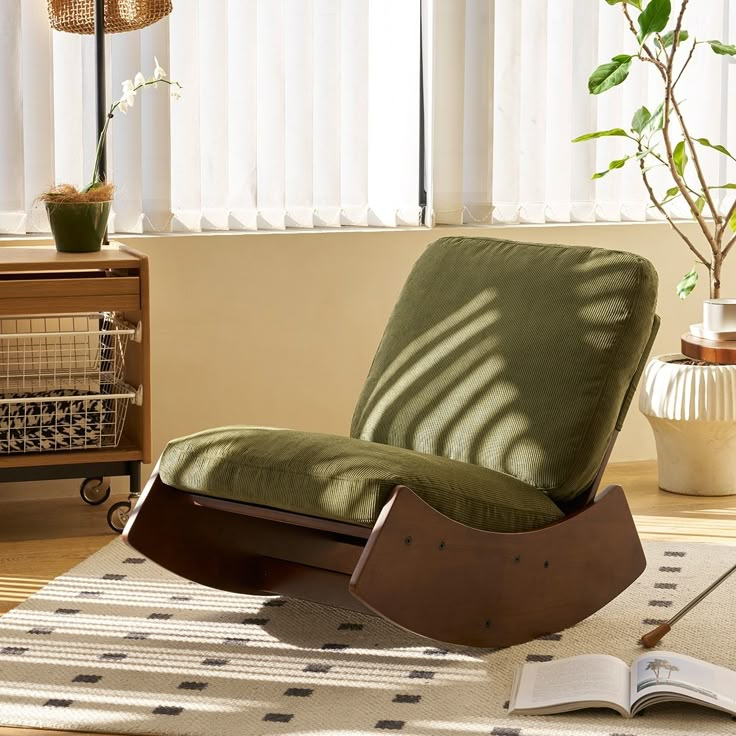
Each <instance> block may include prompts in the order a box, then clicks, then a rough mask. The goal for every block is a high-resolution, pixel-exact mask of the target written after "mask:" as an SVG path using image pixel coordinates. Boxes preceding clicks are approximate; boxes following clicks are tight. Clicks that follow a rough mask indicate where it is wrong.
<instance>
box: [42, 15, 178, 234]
mask: <svg viewBox="0 0 736 736" xmlns="http://www.w3.org/2000/svg"><path fill="white" fill-rule="evenodd" d="M47 5H48V13H49V20H50V21H51V27H52V28H53V29H54V30H57V31H63V32H65V33H81V34H87V35H89V34H94V36H95V96H96V111H97V115H96V117H97V136H96V138H95V141H97V140H99V137H100V133H101V132H102V129H103V128H104V127H105V119H106V117H107V94H106V91H105V33H127V32H128V31H138V30H140V29H141V28H145V27H146V26H150V25H151V24H153V23H155V22H156V21H157V20H161V18H163V17H164V16H166V15H168V14H169V13H170V12H171V10H172V7H171V0H47ZM106 174H107V150H106V146H104V145H103V147H102V152H101V154H100V167H99V175H100V179H102V180H103V181H104V180H105V177H106ZM104 242H105V244H107V242H108V240H107V233H105V239H104Z"/></svg>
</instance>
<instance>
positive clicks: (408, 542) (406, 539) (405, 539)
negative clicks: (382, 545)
mask: <svg viewBox="0 0 736 736" xmlns="http://www.w3.org/2000/svg"><path fill="white" fill-rule="evenodd" d="M404 544H411V537H409V536H407V537H404Z"/></svg>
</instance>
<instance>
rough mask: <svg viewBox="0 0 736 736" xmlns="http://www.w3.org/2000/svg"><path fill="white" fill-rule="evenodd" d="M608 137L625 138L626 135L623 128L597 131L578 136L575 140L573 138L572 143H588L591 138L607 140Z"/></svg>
mask: <svg viewBox="0 0 736 736" xmlns="http://www.w3.org/2000/svg"><path fill="white" fill-rule="evenodd" d="M609 136H626V137H628V133H627V132H626V131H625V130H623V128H611V129H610V130H599V131H598V132H597V133H586V134H585V135H579V136H578V137H577V138H573V139H572V142H573V143H580V142H581V141H590V140H593V138H607V137H609Z"/></svg>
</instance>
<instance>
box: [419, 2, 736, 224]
mask: <svg viewBox="0 0 736 736" xmlns="http://www.w3.org/2000/svg"><path fill="white" fill-rule="evenodd" d="M731 4H732V3H730V1H729V0H707V1H706V2H691V3H690V6H689V10H688V12H687V14H686V16H685V20H686V22H685V27H686V28H687V30H688V31H689V34H690V37H691V39H692V38H698V39H699V40H708V39H714V38H715V39H721V40H723V41H726V42H729V41H730V42H731V43H733V42H735V41H736V7H734V8H730V7H729V5H731ZM672 6H673V10H672V16H671V17H672V21H671V25H674V19H675V18H676V13H677V12H678V10H679V7H680V2H679V0H673V3H672ZM426 15H429V16H430V17H429V18H428V19H427V21H426V22H425V28H427V30H428V33H429V34H431V40H427V41H426V43H425V54H431V58H430V59H429V60H428V62H427V63H425V69H426V70H427V72H426V73H427V74H428V75H430V76H431V80H430V81H429V82H427V83H426V85H425V88H429V89H430V90H432V99H431V100H430V101H428V107H427V116H428V123H427V124H428V126H431V128H432V131H433V134H432V150H431V151H430V152H428V160H431V164H432V165H431V171H432V174H431V178H432V180H431V190H432V192H433V210H434V219H435V221H436V222H438V223H452V224H460V223H476V222H491V221H493V222H498V223H543V222H593V221H609V222H610V221H621V220H630V221H643V220H646V219H659V218H660V215H659V214H658V213H657V212H656V211H655V210H653V208H652V207H650V206H649V200H648V198H647V194H646V191H645V189H644V187H643V185H642V183H641V181H640V176H639V171H638V168H637V166H636V165H635V164H630V165H628V166H626V167H624V168H623V169H622V170H619V171H615V172H613V173H611V174H610V175H608V176H605V177H604V178H602V179H599V180H596V181H593V180H592V179H591V176H592V174H593V173H594V172H597V171H602V170H604V169H606V168H607V167H608V164H609V162H610V161H612V160H613V159H617V158H621V157H622V156H623V155H625V154H626V153H631V149H630V147H629V148H627V147H626V141H625V140H622V139H620V138H609V139H601V140H599V141H596V142H587V143H577V144H573V143H571V140H572V139H573V138H574V137H576V136H578V135H581V134H583V133H588V132H592V131H594V130H605V129H608V128H614V127H622V128H626V129H628V128H629V125H630V121H631V118H632V116H633V113H634V112H635V110H636V109H637V108H639V107H641V105H642V104H646V105H647V107H649V109H651V110H653V109H655V108H656V107H657V105H658V104H659V102H661V100H662V92H661V83H660V82H659V78H658V77H657V76H656V72H655V71H654V70H653V69H651V68H649V67H650V66H651V65H644V64H637V63H635V64H634V65H633V66H632V71H631V75H630V77H629V79H628V80H627V81H626V82H625V83H624V84H623V85H621V86H620V87H616V88H614V89H613V90H611V91H609V92H606V93H605V94H602V95H599V96H591V95H590V94H589V93H588V88H587V80H588V76H589V75H590V73H591V72H592V71H593V69H595V68H596V67H597V66H598V65H599V64H601V63H604V62H606V61H609V60H610V59H611V57H613V56H615V55H616V54H621V53H635V51H636V49H635V46H636V42H635V40H634V39H633V37H632V36H631V34H630V32H629V30H628V28H627V24H626V21H625V18H624V16H623V13H622V12H621V5H620V4H618V5H609V4H607V3H605V2H603V0H555V1H554V2H548V1H547V0H484V1H482V2H478V1H476V0H434V2H432V3H431V4H430V6H429V10H428V12H427V13H425V16H426ZM731 58H732V57H729V56H715V55H714V54H713V53H712V52H711V50H710V49H709V48H708V46H707V45H703V46H699V47H698V49H697V52H696V54H695V56H694V58H693V61H692V63H691V64H690V66H689V68H688V70H687V72H686V75H685V76H683V78H682V81H681V82H680V85H679V86H678V92H679V98H680V99H681V100H682V107H683V112H684V114H685V116H686V120H689V121H691V122H690V124H689V127H690V129H691V132H692V133H693V135H696V136H697V137H704V138H709V139H710V140H711V141H712V142H714V143H720V144H722V145H724V146H726V147H727V148H729V149H730V150H731V151H732V152H733V150H734V148H736V108H735V106H736V94H734V93H736V68H735V67H734V66H733V64H732V63H731V61H730V60H731ZM645 67H647V68H645ZM701 158H702V163H703V167H704V169H705V174H706V177H707V178H708V180H709V182H712V183H714V184H719V183H726V182H729V181H730V182H733V181H736V180H735V179H734V176H736V164H735V163H734V162H733V161H732V160H730V159H729V158H728V157H726V156H722V155H720V154H718V153H716V152H714V151H709V150H704V151H703V153H702V157H701ZM652 177H653V180H654V183H655V186H656V187H657V191H658V193H660V194H661V193H663V192H664V190H665V189H666V188H667V187H669V186H671V183H665V182H666V181H667V180H666V178H665V177H664V176H663V175H661V174H660V172H658V171H657V170H654V171H652ZM720 192H721V196H722V197H723V198H726V197H727V194H726V193H727V192H728V190H720ZM722 204H723V203H722ZM722 209H725V207H722ZM671 210H672V214H673V215H674V216H676V217H690V212H689V210H688V209H687V207H686V205H685V206H683V204H682V203H679V202H677V201H676V202H673V203H672V205H671Z"/></svg>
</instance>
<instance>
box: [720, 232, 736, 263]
mask: <svg viewBox="0 0 736 736" xmlns="http://www.w3.org/2000/svg"><path fill="white" fill-rule="evenodd" d="M734 243H736V235H734V236H733V237H732V238H731V240H729V241H728V243H726V245H725V247H724V248H723V250H722V251H721V260H724V259H725V258H726V256H727V255H728V251H730V250H731V248H733V244H734Z"/></svg>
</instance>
